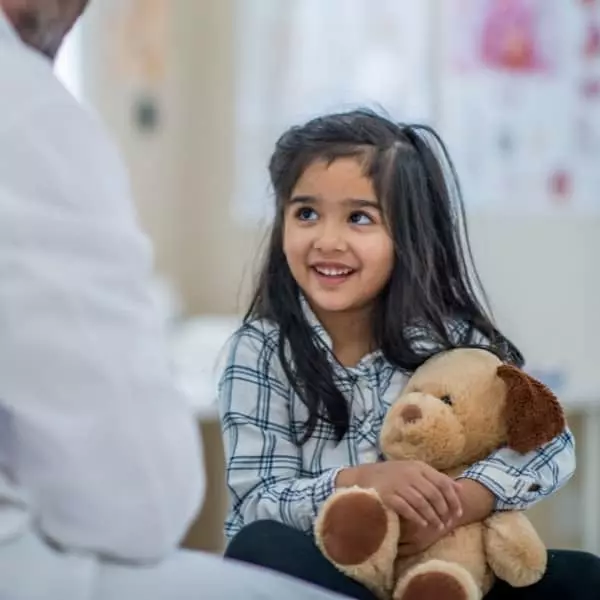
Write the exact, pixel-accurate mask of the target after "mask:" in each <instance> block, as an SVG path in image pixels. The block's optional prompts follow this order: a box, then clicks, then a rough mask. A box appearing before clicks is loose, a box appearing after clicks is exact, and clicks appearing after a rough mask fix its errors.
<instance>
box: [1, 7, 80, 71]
mask: <svg viewBox="0 0 600 600" xmlns="http://www.w3.org/2000/svg"><path fill="white" fill-rule="evenodd" d="M88 1H89V0H0V8H1V9H2V10H3V11H4V13H5V14H6V16H7V17H8V20H9V21H10V22H11V23H12V24H13V26H14V27H15V29H16V30H17V32H18V34H19V35H20V36H21V39H22V40H23V41H24V42H25V43H26V44H28V45H29V46H31V47H32V48H34V49H36V50H38V51H39V52H41V53H42V54H45V55H46V56H48V58H50V59H54V58H55V57H56V55H57V53H58V50H59V49H60V46H61V44H62V42H63V40H64V38H65V36H66V35H67V33H69V31H70V30H71V27H73V25H74V24H75V21H77V19H78V18H79V17H80V16H81V14H82V13H83V11H84V9H85V7H86V5H87V3H88Z"/></svg>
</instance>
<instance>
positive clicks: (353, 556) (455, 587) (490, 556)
mask: <svg viewBox="0 0 600 600" xmlns="http://www.w3.org/2000/svg"><path fill="white" fill-rule="evenodd" d="M565 427H566V421H565V417H564V414H563V411H562V409H561V406H560V404H559V402H558V400H557V399H556V398H555V396H554V395H553V394H552V392H551V391H550V390H549V389H548V388H547V387H545V386H544V385H543V384H542V383H540V382H539V381H537V380H535V379H533V378H532V377H530V376H529V375H527V374H526V373H525V372H524V371H522V370H521V369H519V368H517V367H514V366H511V365H507V364H504V363H502V361H501V360H500V359H499V358H497V357H496V355H494V354H493V353H491V352H489V351H487V350H484V349H479V348H477V349H475V348H462V349H455V350H450V351H447V352H443V353H440V354H438V355H436V356H434V357H432V358H430V359H428V360H427V361H426V362H425V363H424V364H423V365H422V366H421V367H420V368H419V369H417V370H416V371H415V372H414V374H413V375H412V377H411V378H410V379H409V381H408V383H407V385H406V387H405V389H404V390H403V392H402V394H401V395H400V397H399V398H398V399H397V401H396V402H394V404H393V405H392V406H391V408H390V410H389V412H388V414H387V415H386V417H385V419H384V423H383V426H382V431H381V437H380V444H381V450H382V453H383V455H384V456H385V457H386V458H387V459H388V460H402V459H412V460H420V461H423V462H426V463H427V464H429V465H431V466H433V467H434V468H436V469H438V470H439V471H442V472H444V473H446V474H448V475H449V476H451V477H458V476H459V475H460V474H461V473H462V472H463V471H464V470H465V469H466V468H468V467H469V466H470V465H472V464H473V463H475V462H477V461H479V460H481V459H483V458H485V457H486V456H488V455H489V454H490V453H492V452H493V451H494V450H496V449H498V448H500V447H505V446H507V447H508V448H510V449H511V450H513V451H514V452H517V453H520V454H525V453H527V452H530V451H533V450H535V449H536V448H538V447H540V446H542V445H543V444H545V443H547V442H549V441H551V440H552V439H553V438H554V437H556V436H557V435H559V434H560V433H561V432H562V431H563V430H564V428H565ZM524 484H525V485H532V486H536V484H535V483H527V482H524ZM402 528H403V524H402V521H401V520H400V519H399V517H398V516H397V515H396V513H394V512H392V511H391V510H389V509H388V508H387V507H386V506H385V505H384V504H383V503H382V501H381V499H380V498H379V496H378V494H377V492H376V491H375V490H373V489H363V488H358V487H352V488H346V489H339V490H337V491H336V492H334V494H332V495H331V496H330V498H329V499H328V500H327V501H326V502H325V503H324V504H323V506H322V507H321V510H320V512H319V514H318V516H317V519H316V521H315V528H314V531H315V539H316V542H317V545H318V546H319V548H320V549H321V551H322V552H323V554H324V555H325V556H326V557H327V558H328V559H329V560H330V561H331V562H332V563H333V564H334V565H336V566H337V567H338V568H339V569H340V570H341V571H342V572H344V573H346V574H347V575H348V576H350V577H352V578H354V579H356V580H357V581H360V582H361V583H363V584H364V585H366V586H367V587H369V588H370V589H371V590H373V591H374V592H375V593H376V594H377V595H378V596H379V597H381V598H382V599H384V600H389V599H390V598H394V600H430V599H431V600H433V599H438V598H439V599H440V600H442V599H443V600H480V599H481V598H482V597H483V595H485V594H486V593H487V592H488V591H489V590H490V588H491V587H492V585H493V583H494V580H495V578H496V577H498V578H500V579H503V580H505V581H507V582H508V583H509V584H510V585H512V586H513V587H524V586H528V585H531V584H533V583H535V582H536V581H538V580H539V579H540V578H541V577H542V575H543V574H544V571H545V568H546V560H547V558H546V557H547V554H546V548H545V546H544V544H543V543H542V541H541V539H540V538H539V537H538V535H537V533H536V531H535V530H534V528H533V526H532V525H531V523H530V521H529V520H528V519H527V517H526V516H524V514H523V513H522V512H518V511H506V512H496V513H494V514H492V516H490V517H489V518H487V519H486V520H485V521H484V522H482V523H473V524H471V525H467V526H464V527H459V528H457V529H455V530H454V531H452V532H451V533H449V534H448V535H447V536H446V537H444V538H442V539H441V540H439V541H438V542H436V543H435V544H434V545H433V546H431V547H430V548H428V549H427V550H426V551H424V552H422V553H421V554H419V555H416V556H411V557H408V558H407V557H398V556H397V548H398V544H399V542H401V540H402Z"/></svg>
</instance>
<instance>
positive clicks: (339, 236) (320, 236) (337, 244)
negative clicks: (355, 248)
mask: <svg viewBox="0 0 600 600" xmlns="http://www.w3.org/2000/svg"><path fill="white" fill-rule="evenodd" d="M314 247H315V249H316V250H320V251H321V252H340V251H344V250H346V248H347V244H346V240H345V238H344V235H343V232H342V231H341V229H340V227H337V226H334V225H329V226H326V225H324V226H323V227H321V228H320V230H319V231H318V232H317V236H316V238H315V241H314Z"/></svg>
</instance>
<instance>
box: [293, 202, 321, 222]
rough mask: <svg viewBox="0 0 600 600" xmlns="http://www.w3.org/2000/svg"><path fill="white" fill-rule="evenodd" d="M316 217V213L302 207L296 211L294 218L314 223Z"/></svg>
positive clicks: (306, 207) (307, 207)
mask: <svg viewBox="0 0 600 600" xmlns="http://www.w3.org/2000/svg"><path fill="white" fill-rule="evenodd" d="M316 216H317V213H316V212H315V211H314V209H312V208H310V207H309V206H302V207H301V208H299V209H298V210H297V211H296V217H297V218H298V219H300V221H314V219H315V218H316Z"/></svg>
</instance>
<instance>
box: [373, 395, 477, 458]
mask: <svg viewBox="0 0 600 600" xmlns="http://www.w3.org/2000/svg"><path fill="white" fill-rule="evenodd" d="M464 442H465V436H464V432H463V427H462V425H461V423H460V421H459V420H458V419H457V418H456V415H455V414H454V413H453V411H452V409H451V407H450V406H448V405H447V404H445V403H444V402H443V401H442V400H440V398H437V397H436V396H433V395H430V394H425V393H423V392H410V393H407V394H405V395H404V396H403V397H402V398H400V399H399V400H398V401H397V402H396V403H395V404H394V405H393V406H392V407H391V408H390V411H389V413H388V415H387V417H386V419H385V421H384V423H383V427H382V431H381V447H382V449H383V451H384V452H385V454H386V456H387V457H388V458H389V459H392V460H400V459H409V460H410V459H412V460H421V461H425V462H427V463H429V464H431V465H432V466H434V467H435V468H436V469H444V468H447V467H449V466H451V465H450V461H454V460H455V457H456V455H457V454H459V453H461V452H462V451H463V448H464Z"/></svg>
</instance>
